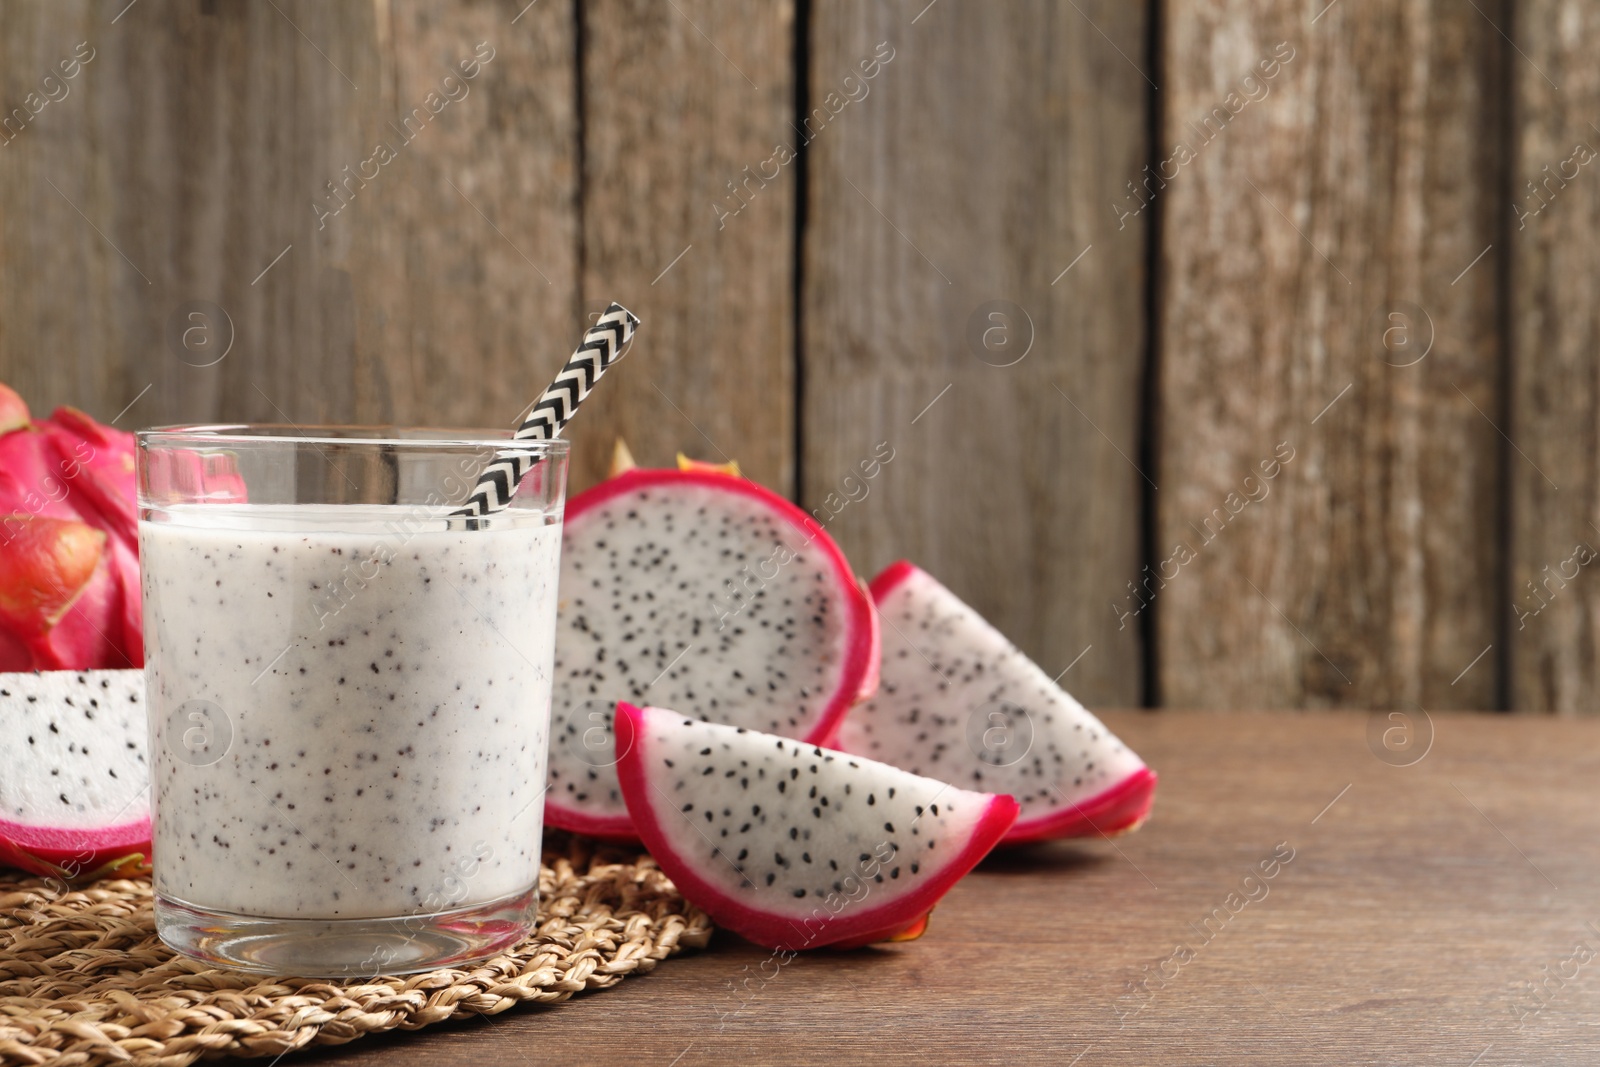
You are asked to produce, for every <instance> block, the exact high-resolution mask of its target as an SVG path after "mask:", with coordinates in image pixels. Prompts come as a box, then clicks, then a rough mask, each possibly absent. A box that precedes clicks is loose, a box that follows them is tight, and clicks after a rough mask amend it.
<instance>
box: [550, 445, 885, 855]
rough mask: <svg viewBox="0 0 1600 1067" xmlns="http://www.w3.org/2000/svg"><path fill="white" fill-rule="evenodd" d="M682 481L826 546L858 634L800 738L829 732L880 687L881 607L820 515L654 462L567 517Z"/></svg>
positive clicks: (760, 491)
mask: <svg viewBox="0 0 1600 1067" xmlns="http://www.w3.org/2000/svg"><path fill="white" fill-rule="evenodd" d="M677 485H699V486H707V487H709V488H713V489H721V490H724V491H727V492H732V493H739V494H742V495H744V496H747V497H749V498H750V499H751V500H754V501H756V502H758V503H760V504H761V505H762V506H763V507H765V508H768V509H770V510H771V511H773V512H775V513H777V514H778V515H781V516H782V517H783V518H784V519H785V520H786V521H787V522H788V523H789V524H790V525H791V526H794V527H796V528H798V529H799V530H801V531H802V532H804V533H805V535H806V545H805V547H807V548H809V547H812V546H815V547H817V548H820V549H821V550H822V553H823V556H824V557H825V558H826V559H827V561H828V564H829V566H830V567H831V568H832V570H833V572H834V576H835V577H836V578H837V579H838V586H839V592H840V595H841V597H842V598H843V600H844V604H845V608H846V610H847V611H848V612H849V616H850V624H851V625H850V629H849V633H850V634H851V635H852V640H851V641H850V642H849V644H848V645H847V646H846V648H845V650H844V662H843V664H841V669H840V673H839V678H840V684H839V689H838V691H837V692H835V693H834V694H833V697H832V699H830V700H829V701H828V704H827V706H826V707H825V708H823V710H822V714H821V715H820V716H819V717H818V719H817V724H816V725H815V726H814V727H812V728H811V730H810V731H809V732H808V734H807V736H805V737H803V738H800V740H802V741H812V740H814V739H817V738H823V737H828V736H829V735H830V734H832V732H833V730H834V727H835V726H836V725H837V724H838V723H839V721H840V720H841V719H843V718H844V715H845V712H847V711H849V710H850V708H851V705H853V704H855V703H856V702H857V701H859V700H865V699H866V698H867V697H869V696H871V695H872V694H873V692H874V691H875V690H876V688H877V679H878V659H879V637H878V613H877V610H876V609H875V608H874V607H873V604H872V601H871V599H870V598H869V597H868V595H867V593H866V591H865V590H863V589H862V588H861V585H860V583H859V582H858V581H857V580H856V575H855V572H854V571H853V570H851V569H850V563H849V561H848V560H846V559H845V558H844V553H843V552H841V551H840V550H839V546H838V545H837V544H835V543H834V541H833V538H831V537H829V536H828V534H827V531H825V530H824V529H823V528H822V526H821V525H820V524H819V523H818V522H817V521H816V520H815V519H813V518H812V517H811V516H810V515H807V514H806V513H805V512H804V511H802V510H800V509H799V508H798V507H796V506H795V505H794V504H792V503H790V502H789V501H787V500H785V499H784V498H783V497H781V496H779V495H778V494H777V493H774V492H772V491H771V490H769V489H765V488H763V487H762V486H760V485H757V484H756V483H755V482H752V481H751V480H750V479H748V478H743V477H739V476H736V475H731V474H724V473H721V472H711V471H703V470H673V469H671V468H651V467H634V468H633V469H631V470H627V471H624V472H623V473H621V474H619V475H617V476H616V477H614V478H607V479H606V480H605V481H603V482H601V483H600V484H599V485H596V486H593V487H592V488H589V489H586V490H584V491H583V492H581V493H579V494H578V495H577V496H575V497H573V498H572V500H571V501H569V502H568V504H567V515H566V517H567V520H568V521H571V520H572V519H574V518H576V517H578V516H579V515H582V514H583V513H584V512H585V511H588V510H589V509H590V508H593V507H598V506H599V505H601V504H604V503H606V502H607V501H610V500H612V499H614V498H616V497H619V496H622V495H623V494H625V493H631V492H633V491H635V490H637V489H649V488H660V487H665V486H677ZM574 829H575V827H574Z"/></svg>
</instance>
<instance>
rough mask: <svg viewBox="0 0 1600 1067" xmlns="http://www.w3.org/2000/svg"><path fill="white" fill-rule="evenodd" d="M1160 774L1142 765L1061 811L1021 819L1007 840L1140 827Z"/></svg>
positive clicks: (1110, 832) (1023, 842) (1023, 841)
mask: <svg viewBox="0 0 1600 1067" xmlns="http://www.w3.org/2000/svg"><path fill="white" fill-rule="evenodd" d="M1159 781H1160V778H1159V776H1158V775H1157V774H1156V772H1155V771H1152V770H1151V769H1150V768H1149V767H1141V768H1139V769H1138V770H1137V771H1135V772H1134V773H1132V774H1130V775H1129V776H1128V777H1126V778H1124V779H1123V780H1122V781H1120V782H1118V783H1117V784H1116V785H1114V786H1112V787H1111V788H1110V789H1107V790H1106V791H1105V792H1104V793H1100V794H1098V795H1096V796H1093V797H1090V798H1089V799H1088V800H1085V801H1083V802H1081V803H1078V804H1074V805H1072V806H1071V807H1069V808H1064V809H1063V810H1061V811H1054V812H1051V813H1050V814H1048V815H1044V816H1040V817H1039V818H1037V819H1029V820H1027V821H1026V822H1020V821H1019V822H1018V823H1017V824H1016V825H1015V826H1013V827H1012V828H1011V833H1010V834H1008V835H1007V836H1006V840H1005V844H1006V845H1007V846H1010V845H1026V844H1031V843H1032V842H1035V841H1044V840H1048V839H1051V838H1057V837H1088V836H1091V835H1093V834H1102V835H1104V836H1106V837H1110V836H1112V835H1113V834H1119V833H1124V832H1126V831H1128V830H1133V829H1137V828H1138V826H1139V824H1140V823H1142V822H1144V820H1145V819H1146V818H1147V817H1148V816H1149V814H1150V808H1151V806H1152V805H1153V804H1154V803H1155V798H1156V784H1157V783H1158V782H1159Z"/></svg>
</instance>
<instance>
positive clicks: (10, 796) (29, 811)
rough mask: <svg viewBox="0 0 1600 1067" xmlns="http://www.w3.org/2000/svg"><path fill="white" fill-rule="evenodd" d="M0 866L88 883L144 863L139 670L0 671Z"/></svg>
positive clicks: (145, 787)
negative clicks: (2, 741) (0, 739)
mask: <svg viewBox="0 0 1600 1067" xmlns="http://www.w3.org/2000/svg"><path fill="white" fill-rule="evenodd" d="M0 734H3V736H4V737H5V739H6V743H5V745H4V746H0V863H6V864H11V865H13V866H17V867H21V868H23V869H24V870H28V871H33V872H34V873H36V874H45V875H51V874H53V875H58V876H60V877H64V878H68V879H77V880H82V879H87V878H92V877H95V876H98V875H101V874H104V873H108V872H109V871H111V870H119V871H121V870H127V869H129V868H132V867H137V866H140V865H141V864H143V863H145V862H147V857H148V856H149V854H150V804H149V792H150V766H149V764H148V763H147V762H146V755H145V749H146V746H147V744H148V741H147V735H148V726H147V722H146V717H145V700H144V672H143V671H137V670H110V671H46V672H43V673H37V674H36V673H31V672H30V673H25V674H0Z"/></svg>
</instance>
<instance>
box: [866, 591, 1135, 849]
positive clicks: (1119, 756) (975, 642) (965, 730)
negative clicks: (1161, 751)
mask: <svg viewBox="0 0 1600 1067" xmlns="http://www.w3.org/2000/svg"><path fill="white" fill-rule="evenodd" d="M872 596H873V599H874V600H875V601H876V602H877V605H878V610H879V611H881V612H882V613H883V618H884V621H885V623H886V629H885V636H884V648H883V664H882V667H881V684H880V687H879V689H878V692H877V694H876V695H875V696H874V697H873V698H872V699H871V700H868V701H865V702H863V703H862V704H861V705H860V706H859V707H857V708H856V709H855V710H853V711H852V712H851V713H850V714H849V716H848V717H846V718H845V720H844V722H843V723H842V724H841V725H840V728H839V732H838V735H837V745H838V747H839V748H841V749H843V750H844V751H846V752H850V753H854V754H856V755H859V756H866V757H869V758H871V759H876V760H883V761H884V762H886V763H891V764H893V765H895V766H896V767H905V768H907V769H908V770H911V771H913V772H915V773H917V774H928V775H934V776H936V777H939V778H944V779H947V780H949V781H951V782H956V783H960V784H962V785H967V786H970V787H971V788H973V789H984V790H992V791H994V792H999V793H1010V794H1012V795H1013V796H1015V797H1016V798H1017V799H1018V801H1020V802H1021V804H1022V813H1021V815H1020V816H1019V817H1018V818H1017V822H1016V825H1015V826H1013V827H1012V828H1011V832H1010V833H1009V834H1007V835H1006V843H1007V844H1020V843H1023V842H1028V841H1039V840H1044V839H1046V838H1054V837H1078V836H1088V835H1094V834H1107V835H1109V834H1113V833H1117V832H1119V831H1127V830H1132V829H1135V828H1136V827H1137V826H1138V825H1139V824H1140V823H1141V822H1143V821H1144V818H1145V816H1146V815H1148V814H1149V812H1150V805H1151V802H1152V801H1153V799H1154V797H1155V789H1156V775H1155V773H1154V772H1153V771H1151V770H1150V769H1149V768H1148V767H1146V766H1145V765H1144V761H1143V760H1141V759H1140V758H1139V757H1138V756H1136V755H1135V754H1134V753H1133V752H1132V751H1130V750H1129V749H1128V748H1127V746H1125V745H1124V744H1123V743H1122V742H1121V741H1119V740H1118V739H1117V737H1116V735H1114V734H1113V733H1112V732H1111V731H1110V730H1108V729H1106V728H1105V726H1104V725H1103V724H1102V723H1101V722H1100V720H1099V719H1097V718H1095V717H1094V716H1093V715H1092V714H1090V713H1089V712H1088V711H1087V710H1086V709H1085V708H1084V707H1083V705H1081V704H1079V703H1078V702H1077V701H1076V700H1074V699H1072V697H1071V696H1069V695H1068V694H1067V693H1066V692H1065V691H1063V690H1062V689H1061V688H1060V687H1059V686H1057V685H1056V684H1055V682H1054V681H1052V680H1051V678H1050V676H1049V675H1048V674H1046V673H1045V672H1044V671H1043V670H1041V669H1040V668H1039V666H1038V665H1037V664H1035V663H1034V662H1033V661H1032V660H1030V659H1028V657H1027V656H1025V655H1023V654H1022V652H1021V651H1020V650H1018V649H1017V647H1016V646H1015V645H1013V644H1012V643H1011V642H1010V641H1008V640H1006V638H1005V636H1004V635H1002V634H1001V633H1000V632H999V631H998V630H996V629H995V628H994V627H993V626H990V625H989V623H988V622H986V621H985V620H984V618H983V617H982V616H981V615H979V614H978V613H977V612H975V611H973V610H972V608H970V607H968V606H967V605H966V604H965V603H963V602H962V601H961V600H960V598H958V597H957V596H956V595H955V594H954V593H952V592H950V590H948V589H946V588H945V587H944V586H942V585H940V584H939V583H938V582H937V581H936V580H934V578H933V577H932V576H931V575H929V574H928V573H927V572H925V571H923V570H920V569H919V568H917V567H915V566H913V565H911V564H910V563H906V562H903V561H902V562H900V563H895V564H893V565H891V566H890V567H888V568H887V569H885V570H884V571H883V573H882V574H880V575H878V577H876V578H875V579H873V581H872Z"/></svg>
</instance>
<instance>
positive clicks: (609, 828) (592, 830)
mask: <svg viewBox="0 0 1600 1067" xmlns="http://www.w3.org/2000/svg"><path fill="white" fill-rule="evenodd" d="M545 821H546V822H547V823H549V824H550V825H551V826H552V827H554V828H556V829H559V830H571V831H572V832H573V833H575V834H586V835H588V836H589V837H595V838H599V839H600V840H601V841H614V842H617V843H619V844H628V843H631V842H634V841H637V840H639V834H638V832H637V831H636V830H634V828H633V820H632V819H630V818H628V816H627V814H626V813H624V814H622V815H591V814H589V813H588V812H586V811H582V810H580V809H578V808H569V807H566V806H564V805H562V804H560V803H559V802H557V801H556V799H555V797H554V796H553V795H552V796H550V797H548V798H547V799H546V800H545Z"/></svg>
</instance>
